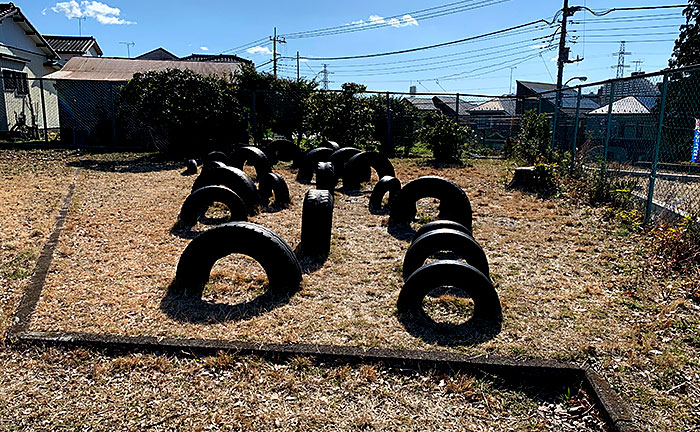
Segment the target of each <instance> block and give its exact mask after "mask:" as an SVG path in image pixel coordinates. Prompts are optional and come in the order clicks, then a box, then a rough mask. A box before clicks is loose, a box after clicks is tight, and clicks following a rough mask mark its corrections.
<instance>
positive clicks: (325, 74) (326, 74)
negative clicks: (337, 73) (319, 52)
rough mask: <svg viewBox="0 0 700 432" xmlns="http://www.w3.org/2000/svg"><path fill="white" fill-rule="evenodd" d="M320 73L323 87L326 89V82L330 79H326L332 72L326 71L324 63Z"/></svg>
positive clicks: (326, 67) (326, 66)
mask: <svg viewBox="0 0 700 432" xmlns="http://www.w3.org/2000/svg"><path fill="white" fill-rule="evenodd" d="M321 73H322V74H323V79H322V80H321V83H322V84H323V89H324V90H328V84H329V83H330V81H328V75H330V74H332V73H333V72H328V65H327V64H324V65H323V70H322V71H321Z"/></svg>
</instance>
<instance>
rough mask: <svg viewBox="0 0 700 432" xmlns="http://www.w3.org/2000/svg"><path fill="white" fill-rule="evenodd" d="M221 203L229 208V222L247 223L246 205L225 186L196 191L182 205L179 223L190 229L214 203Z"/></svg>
mask: <svg viewBox="0 0 700 432" xmlns="http://www.w3.org/2000/svg"><path fill="white" fill-rule="evenodd" d="M217 202H218V203H221V204H223V205H225V206H226V208H228V211H229V213H230V215H231V216H230V218H229V221H246V220H248V212H247V210H246V207H245V203H244V202H243V200H242V199H241V197H239V196H238V195H237V194H236V193H235V192H234V191H232V190H231V189H229V188H227V187H225V186H205V187H203V188H199V189H195V191H194V192H192V193H191V194H190V195H189V196H188V197H187V198H186V199H185V202H184V203H183V204H182V208H181V209H180V216H179V218H178V223H179V225H180V227H182V228H189V227H192V226H194V225H195V224H196V223H197V220H199V218H200V217H201V216H202V215H203V214H204V213H205V212H206V211H207V209H208V208H209V207H210V206H211V205H212V204H214V203H217Z"/></svg>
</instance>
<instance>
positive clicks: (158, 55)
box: [136, 47, 180, 60]
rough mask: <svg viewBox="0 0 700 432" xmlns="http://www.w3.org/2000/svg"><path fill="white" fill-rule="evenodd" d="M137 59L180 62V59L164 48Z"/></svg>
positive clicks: (144, 54)
mask: <svg viewBox="0 0 700 432" xmlns="http://www.w3.org/2000/svg"><path fill="white" fill-rule="evenodd" d="M136 58H137V59H143V60H179V59H180V58H179V57H178V56H176V55H175V54H173V53H171V52H170V51H168V50H166V49H165V48H163V47H159V48H156V49H154V50H151V51H149V52H147V53H143V54H141V55H140V56H136Z"/></svg>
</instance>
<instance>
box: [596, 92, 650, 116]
mask: <svg viewBox="0 0 700 432" xmlns="http://www.w3.org/2000/svg"><path fill="white" fill-rule="evenodd" d="M642 99H643V100H642ZM655 105H656V98H652V97H642V98H639V97H637V96H627V97H626V98H622V99H620V100H617V101H615V102H613V104H612V114H650V113H651V111H650V110H651V108H653V107H654V106H655ZM609 106H610V105H609V104H608V105H603V106H602V107H600V108H598V109H596V110H593V111H591V112H589V113H588V114H590V115H607V114H608V109H609V108H608V107H609Z"/></svg>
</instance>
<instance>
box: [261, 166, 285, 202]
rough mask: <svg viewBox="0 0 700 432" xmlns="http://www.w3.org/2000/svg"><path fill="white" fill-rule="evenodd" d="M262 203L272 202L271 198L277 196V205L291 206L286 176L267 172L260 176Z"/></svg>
mask: <svg viewBox="0 0 700 432" xmlns="http://www.w3.org/2000/svg"><path fill="white" fill-rule="evenodd" d="M258 191H259V192H260V199H261V203H262V205H264V206H266V205H269V204H270V198H272V197H273V196H274V197H275V207H280V208H284V207H287V206H289V187H288V186H287V182H286V181H284V177H282V176H281V175H279V174H277V173H267V174H265V175H263V176H262V178H260V183H259V188H258Z"/></svg>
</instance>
